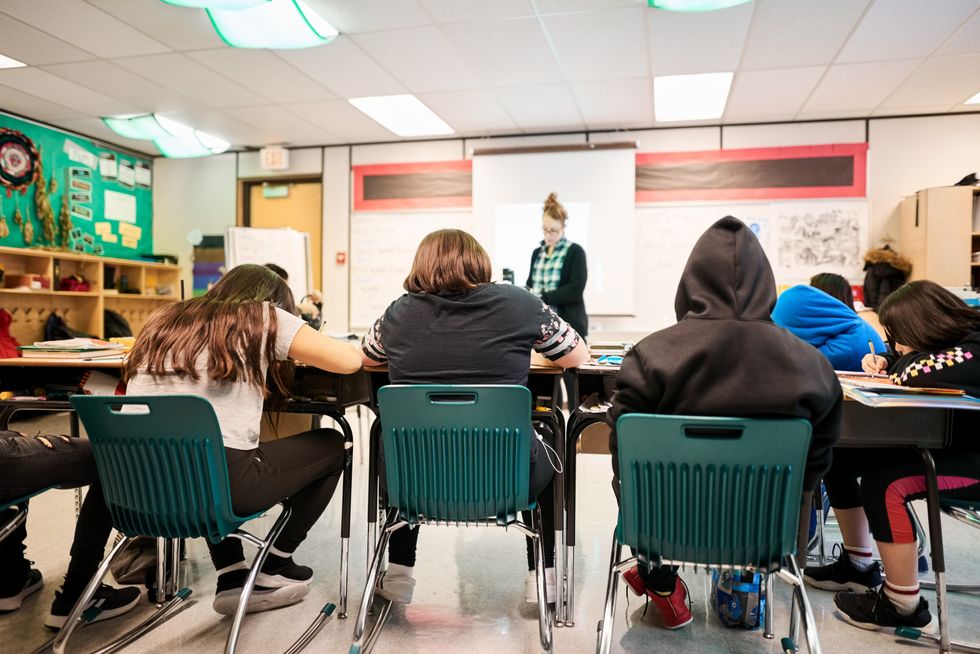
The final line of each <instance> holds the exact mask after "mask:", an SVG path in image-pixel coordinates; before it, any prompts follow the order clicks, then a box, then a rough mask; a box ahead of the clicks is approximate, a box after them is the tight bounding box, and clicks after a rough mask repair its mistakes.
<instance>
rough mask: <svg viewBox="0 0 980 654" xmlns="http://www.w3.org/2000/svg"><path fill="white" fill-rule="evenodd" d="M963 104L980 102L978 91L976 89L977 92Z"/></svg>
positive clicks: (979, 92)
mask: <svg viewBox="0 0 980 654" xmlns="http://www.w3.org/2000/svg"><path fill="white" fill-rule="evenodd" d="M963 104H980V91H977V94H976V95H975V96H973V97H972V98H970V99H969V100H967V101H966V102H964V103H963Z"/></svg>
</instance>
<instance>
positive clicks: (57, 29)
mask: <svg viewBox="0 0 980 654" xmlns="http://www.w3.org/2000/svg"><path fill="white" fill-rule="evenodd" d="M3 11H5V12H6V13H8V14H10V15H11V16H13V17H14V18H17V19H18V20H21V21H23V22H25V23H28V24H29V25H32V26H34V27H36V28H37V29H39V30H42V31H44V32H47V33H48V34H51V35H52V36H56V37H58V38H59V39H61V40H63V41H67V42H68V43H70V44H72V45H74V46H77V47H79V48H82V49H83V50H87V51H89V52H91V53H93V54H97V55H99V56H100V57H125V56H129V55H140V54H150V53H153V52H168V51H169V50H170V48H168V47H167V46H165V45H164V44H162V43H160V42H159V41H156V40H154V39H152V38H150V37H149V36H147V35H146V34H144V33H143V32H141V31H139V30H137V29H134V28H133V27H130V26H129V25H127V24H126V23H124V22H123V21H121V20H118V19H116V18H114V17H112V16H110V15H109V14H107V13H106V12H104V11H102V10H101V9H98V8H96V7H93V6H92V5H90V4H88V3H87V2H84V0H29V1H26V2H5V3H4V4H3Z"/></svg>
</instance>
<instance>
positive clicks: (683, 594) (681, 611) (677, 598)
mask: <svg viewBox="0 0 980 654" xmlns="http://www.w3.org/2000/svg"><path fill="white" fill-rule="evenodd" d="M623 581H625V582H626V585H627V586H629V587H630V590H632V591H633V592H634V593H636V594H637V595H646V596H647V597H649V598H650V600H651V601H652V602H653V604H654V605H655V606H656V607H657V610H659V611H660V618H661V620H663V623H664V627H665V628H667V629H680V628H681V627H684V626H686V625H689V624H690V623H691V621H692V620H694V616H693V615H691V608H690V607H689V606H688V604H687V588H686V587H685V586H684V582H682V581H681V578H680V577H677V578H676V581H674V592H672V593H671V594H670V595H667V596H664V595H659V594H658V593H656V592H654V591H652V590H649V589H647V587H646V584H645V583H643V579H642V578H641V577H640V571H639V570H638V569H637V568H636V566H633V567H632V568H630V569H629V570H627V571H626V572H624V573H623Z"/></svg>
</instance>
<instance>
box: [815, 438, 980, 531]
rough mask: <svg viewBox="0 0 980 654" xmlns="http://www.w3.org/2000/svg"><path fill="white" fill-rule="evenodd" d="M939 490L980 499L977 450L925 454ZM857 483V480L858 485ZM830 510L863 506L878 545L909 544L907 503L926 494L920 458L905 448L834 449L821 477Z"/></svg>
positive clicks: (911, 529)
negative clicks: (933, 467)
mask: <svg viewBox="0 0 980 654" xmlns="http://www.w3.org/2000/svg"><path fill="white" fill-rule="evenodd" d="M930 451H931V452H932V456H933V459H935V461H936V473H937V474H938V477H939V480H938V481H939V492H940V494H941V495H943V496H945V497H951V498H957V499H968V500H975V499H980V452H971V451H969V450H957V449H945V450H930ZM859 479H860V481H858V480H859ZM824 484H825V485H826V487H827V495H828V496H830V506H832V507H834V508H835V509H856V508H858V507H861V506H863V507H864V513H865V515H867V517H868V524H869V525H870V527H871V534H872V535H873V536H874V538H875V540H877V541H880V542H882V543H914V542H915V531H914V529H913V527H912V522H911V519H910V517H909V513H908V512H909V510H910V509H909V508H908V502H909V501H911V500H916V499H922V498H924V497H925V496H926V485H925V475H924V474H923V463H922V458H921V457H920V456H919V454H918V452H915V451H914V450H912V449H911V448H909V449H857V448H846V447H840V448H835V449H834V463H833V465H831V467H830V470H829V471H828V472H827V474H826V475H825V476H824Z"/></svg>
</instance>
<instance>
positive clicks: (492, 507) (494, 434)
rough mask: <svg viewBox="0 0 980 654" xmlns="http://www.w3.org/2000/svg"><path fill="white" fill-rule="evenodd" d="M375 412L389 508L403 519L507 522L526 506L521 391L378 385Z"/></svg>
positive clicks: (525, 417)
mask: <svg viewBox="0 0 980 654" xmlns="http://www.w3.org/2000/svg"><path fill="white" fill-rule="evenodd" d="M378 408H379V410H380V413H381V429H382V438H383V441H384V456H385V471H386V475H387V481H388V502H389V505H390V506H392V507H396V508H397V509H398V513H399V516H400V517H401V518H402V519H404V520H408V521H409V522H410V523H413V524H414V523H415V522H417V521H418V518H419V516H424V517H425V518H426V519H428V520H438V521H446V522H471V521H477V520H486V519H488V518H496V519H497V521H498V522H499V523H501V524H508V523H510V522H513V521H514V520H515V519H516V517H517V512H518V511H521V510H523V509H527V508H529V506H530V504H531V501H533V498H530V499H531V501H529V498H528V476H529V472H530V448H531V438H533V437H534V435H533V434H534V432H533V430H532V428H531V393H530V392H529V391H528V390H527V389H526V388H524V387H523V386H459V385H441V384H440V385H435V384H426V385H415V386H385V387H383V388H381V389H380V390H379V392H378Z"/></svg>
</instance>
